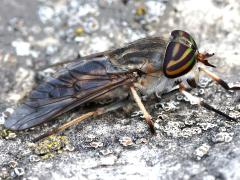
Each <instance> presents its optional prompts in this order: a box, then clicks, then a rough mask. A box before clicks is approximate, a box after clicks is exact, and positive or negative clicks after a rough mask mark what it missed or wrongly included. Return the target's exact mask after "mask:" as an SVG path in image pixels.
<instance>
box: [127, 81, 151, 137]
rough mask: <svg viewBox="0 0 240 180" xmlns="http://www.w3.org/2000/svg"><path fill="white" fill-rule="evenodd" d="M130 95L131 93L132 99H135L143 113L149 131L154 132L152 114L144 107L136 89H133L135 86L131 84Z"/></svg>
mask: <svg viewBox="0 0 240 180" xmlns="http://www.w3.org/2000/svg"><path fill="white" fill-rule="evenodd" d="M130 89H131V92H132V95H133V99H134V100H135V102H136V103H137V105H138V107H139V108H140V110H141V111H142V113H143V116H144V119H145V121H146V122H147V124H148V126H149V128H150V130H151V132H152V133H153V134H154V133H155V129H154V124H153V121H152V116H151V115H150V114H149V113H148V112H147V110H146V108H145V107H144V104H143V103H142V101H141V98H140V97H139V95H138V93H137V91H136V90H135V88H134V87H133V86H130Z"/></svg>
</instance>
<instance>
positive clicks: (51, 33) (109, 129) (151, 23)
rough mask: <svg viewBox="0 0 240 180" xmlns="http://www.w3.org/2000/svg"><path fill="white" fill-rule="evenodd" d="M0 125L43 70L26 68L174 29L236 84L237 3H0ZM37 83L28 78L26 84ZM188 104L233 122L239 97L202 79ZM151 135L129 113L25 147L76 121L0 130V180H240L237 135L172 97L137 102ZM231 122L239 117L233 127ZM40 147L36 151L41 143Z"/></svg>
mask: <svg viewBox="0 0 240 180" xmlns="http://www.w3.org/2000/svg"><path fill="white" fill-rule="evenodd" d="M0 5H1V6H0V63H1V64H0V77H1V78H0V86H1V89H0V112H2V114H1V116H0V123H1V124H3V122H4V121H5V120H6V117H7V116H8V115H9V114H10V113H11V112H12V111H13V109H14V108H16V106H17V103H18V102H19V101H20V100H21V99H22V98H23V97H24V96H25V95H26V94H27V92H29V91H30V90H31V89H32V87H33V86H34V85H35V83H39V79H42V78H43V77H45V76H47V75H49V74H51V73H52V70H51V69H48V70H45V71H41V72H40V73H37V72H36V71H35V69H37V68H39V67H42V66H45V65H49V64H53V63H56V62H61V61H63V60H66V59H73V58H74V57H76V56H77V54H80V55H87V54H90V53H93V52H98V51H103V50H107V49H109V48H114V47H119V46H121V45H123V44H124V43H126V42H130V41H132V40H135V39H138V38H140V37H144V36H148V35H165V34H169V33H170V32H171V31H172V30H174V29H183V30H185V31H187V32H189V33H191V34H192V35H193V36H194V37H195V40H196V42H197V44H198V46H199V47H200V50H201V51H208V52H215V54H216V55H215V56H214V57H213V58H211V62H213V63H214V64H216V65H217V66H218V68H217V69H212V71H214V72H216V73H217V74H219V75H220V76H221V77H222V78H223V79H225V80H227V81H228V82H230V83H232V84H235V83H238V84H239V76H240V55H239V49H240V45H239V44H240V33H239V29H240V4H239V2H238V0H225V1H223V0H202V1H195V0H183V1H175V0H172V1H164V0H162V1H153V0H147V1H139V0H138V1H137V0H136V1H134V0H133V1H128V0H122V1H120V0H119V1H112V0H103V1H99V2H98V1H97V0H92V1H84V0H82V1H81V0H79V1H77V0H57V1H55V0H52V1H49V0H38V1H32V0H22V1H20V0H11V1H8V0H2V1H1V2H0ZM35 77H37V78H35ZM200 86H201V88H200V89H197V90H195V91H194V94H195V95H198V96H200V97H202V98H204V99H205V100H206V101H207V102H209V103H210V104H212V105H213V106H215V107H217V108H218V109H221V110H222V111H224V112H226V113H227V114H230V115H231V116H233V117H239V116H240V104H239V101H240V99H239V93H237V92H235V93H234V92H226V91H225V90H224V89H223V88H222V87H220V86H217V85H216V84H215V83H214V82H212V81H211V80H210V79H208V78H206V77H203V78H202V80H201V81H200ZM146 104H147V108H148V110H149V111H150V112H151V114H152V115H153V117H154V120H155V126H156V129H157V134H156V135H155V136H152V135H151V133H150V132H149V129H148V127H147V125H146V124H145V122H144V121H143V120H142V119H141V118H140V116H139V112H137V109H136V111H135V112H134V113H130V114H128V115H126V114H125V113H124V112H123V111H120V110H119V111H117V112H113V113H109V114H107V115H103V116H101V117H98V118H93V119H89V120H87V121H85V122H83V123H81V124H80V125H78V126H76V127H73V128H71V129H69V130H67V131H65V132H64V133H63V134H62V135H64V136H56V137H53V138H52V139H48V140H46V141H44V142H42V143H41V144H36V145H34V144H32V143H30V139H32V138H33V137H36V136H37V135H38V134H40V133H42V132H44V131H46V130H47V129H49V128H51V127H56V126H58V125H59V124H60V123H63V122H64V121H65V120H67V119H69V118H70V117H73V116H74V115H76V114H78V113H77V112H71V113H68V114H66V115H64V116H62V117H60V118H59V119H58V121H55V122H51V123H48V124H46V125H42V126H40V127H37V128H34V129H32V130H28V131H22V132H19V133H17V134H15V133H14V132H9V131H6V130H5V129H4V128H3V127H2V126H1V131H0V132H1V134H0V179H1V178H2V179H4V178H20V179H21V178H26V179H113V178H114V179H204V180H215V179H240V172H239V168H240V133H239V132H240V127H239V123H231V122H228V121H226V119H225V118H223V117H221V116H219V115H216V114H215V113H212V112H209V111H207V110H205V109H203V108H198V107H196V106H192V105H190V104H189V103H188V102H186V100H185V99H184V98H183V97H182V96H181V95H180V94H176V95H173V96H171V97H170V98H165V99H163V100H161V101H159V102H157V101H156V102H146ZM238 119H239V118H238ZM44 143H45V144H44Z"/></svg>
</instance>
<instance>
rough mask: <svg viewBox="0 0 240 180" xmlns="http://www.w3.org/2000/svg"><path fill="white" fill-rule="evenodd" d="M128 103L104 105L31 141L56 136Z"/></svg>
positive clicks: (124, 101) (125, 101)
mask: <svg viewBox="0 0 240 180" xmlns="http://www.w3.org/2000/svg"><path fill="white" fill-rule="evenodd" d="M128 103H129V102H128V101H127V100H122V101H119V102H116V103H112V104H109V105H106V106H104V107H100V108H97V109H96V110H95V111H91V112H88V113H85V114H82V115H81V116H79V117H77V118H75V119H73V120H71V121H69V122H66V123H65V124H63V125H61V126H59V127H57V128H55V129H53V130H50V131H48V132H46V133H44V134H42V135H40V136H38V137H37V138H35V139H33V142H37V141H39V140H41V139H43V138H46V137H48V136H51V135H53V134H56V133H59V132H61V131H64V130H65V129H67V128H69V127H71V126H74V125H77V124H79V123H80V122H82V121H84V120H86V119H88V118H89V117H93V116H98V115H102V114H105V113H107V112H110V111H114V110H116V109H119V108H121V107H124V106H126V105H127V104H128Z"/></svg>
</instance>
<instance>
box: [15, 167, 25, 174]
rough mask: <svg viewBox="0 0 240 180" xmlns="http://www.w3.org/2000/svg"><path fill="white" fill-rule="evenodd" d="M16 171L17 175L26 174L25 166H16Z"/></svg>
mask: <svg viewBox="0 0 240 180" xmlns="http://www.w3.org/2000/svg"><path fill="white" fill-rule="evenodd" d="M14 173H15V174H16V175H17V176H23V175H24V174H25V171H24V169H23V168H14Z"/></svg>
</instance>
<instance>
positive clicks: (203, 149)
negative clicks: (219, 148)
mask: <svg viewBox="0 0 240 180" xmlns="http://www.w3.org/2000/svg"><path fill="white" fill-rule="evenodd" d="M210 147H211V146H209V145H208V144H206V143H204V144H202V145H201V146H200V147H198V148H197V149H196V150H195V152H194V155H195V156H196V158H197V160H201V159H202V158H203V157H204V156H206V155H207V153H208V151H209V149H210Z"/></svg>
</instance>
